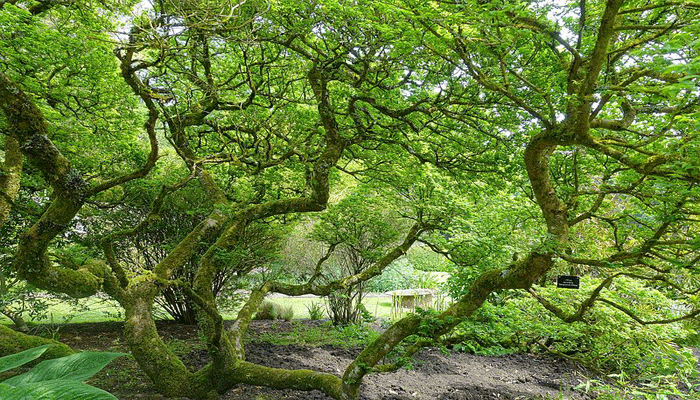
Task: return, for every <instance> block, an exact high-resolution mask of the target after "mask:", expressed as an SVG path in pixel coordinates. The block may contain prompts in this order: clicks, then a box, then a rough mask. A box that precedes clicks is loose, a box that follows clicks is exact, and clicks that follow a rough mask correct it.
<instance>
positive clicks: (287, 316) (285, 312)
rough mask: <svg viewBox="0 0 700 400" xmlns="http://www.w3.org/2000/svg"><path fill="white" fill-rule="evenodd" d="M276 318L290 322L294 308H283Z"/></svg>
mask: <svg viewBox="0 0 700 400" xmlns="http://www.w3.org/2000/svg"><path fill="white" fill-rule="evenodd" d="M278 318H280V319H283V320H285V321H291V320H292V318H294V308H292V306H287V307H284V308H283V309H282V312H281V313H280V315H279V317H278Z"/></svg>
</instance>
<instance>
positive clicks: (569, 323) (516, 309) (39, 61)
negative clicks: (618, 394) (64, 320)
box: [0, 0, 700, 400]
mask: <svg viewBox="0 0 700 400" xmlns="http://www.w3.org/2000/svg"><path fill="white" fill-rule="evenodd" d="M0 7H1V8H0V37H1V38H2V40H1V41H0V134H1V135H2V136H1V138H2V144H1V146H2V147H1V148H0V150H1V152H0V157H1V158H0V161H1V164H0V166H1V168H0V230H1V231H2V236H1V237H2V243H1V246H2V249H3V254H2V257H0V262H1V263H2V265H1V266H2V274H0V296H5V297H6V295H7V294H8V293H10V291H9V290H8V285H7V282H12V284H13V285H14V284H15V282H19V283H21V282H27V283H29V284H30V285H32V287H36V288H38V289H41V290H45V291H49V292H52V293H61V294H64V295H67V296H69V297H72V298H85V297H90V296H93V295H96V294H99V295H101V296H105V297H109V298H111V299H113V300H115V301H116V302H117V303H118V304H119V306H120V308H121V309H122V310H123V314H122V315H123V318H124V336H125V338H126V341H127V343H128V347H129V352H130V353H131V356H132V357H133V358H134V359H135V360H136V362H137V363H138V365H139V367H140V368H141V369H142V370H143V372H144V373H145V374H146V376H148V377H149V379H150V380H151V381H152V382H153V385H154V387H155V388H156V389H157V390H158V391H159V392H160V393H161V394H162V395H164V396H169V397H172V396H186V397H190V398H194V399H213V398H217V397H218V396H221V395H225V393H227V392H228V391H230V390H232V389H234V388H235V387H237V386H238V385H240V384H250V385H263V386H269V387H274V388H287V389H294V390H301V391H309V390H319V391H321V392H323V393H325V395H327V396H329V397H331V398H335V399H342V400H354V399H357V398H358V396H360V390H361V387H362V382H363V380H365V379H366V376H367V375H368V374H370V375H371V374H374V373H383V372H391V371H396V370H398V369H400V368H402V367H404V366H406V365H407V363H409V361H410V357H411V356H412V355H413V354H416V353H417V352H418V351H419V350H420V349H422V348H424V347H425V346H429V345H435V344H438V345H439V344H440V343H441V342H442V341H444V340H446V338H449V337H450V336H449V334H450V332H452V331H453V330H454V329H455V328H456V327H459V328H458V329H461V330H463V331H462V333H464V334H465V335H467V336H469V335H472V333H473V332H478V331H479V327H480V326H481V327H483V328H485V332H486V336H487V338H488V339H489V341H490V342H497V343H498V344H499V345H503V344H506V341H508V340H511V342H513V343H515V344H516V345H517V346H521V345H525V346H530V345H532V344H535V345H537V346H539V344H541V346H540V347H544V348H546V349H547V350H549V351H553V352H559V353H561V354H564V355H569V356H576V357H578V358H579V359H583V360H587V362H589V363H590V364H591V365H592V366H594V367H596V368H601V369H607V368H616V369H617V372H618V375H620V376H621V374H622V373H627V372H626V371H629V370H630V368H631V365H639V363H638V362H641V363H644V362H648V361H649V360H646V359H642V358H640V357H638V356H639V355H640V354H643V353H644V352H645V351H646V350H645V349H650V348H651V345H652V343H656V344H657V345H658V344H662V343H663V344H666V346H665V347H664V349H667V350H668V351H667V352H666V353H665V354H660V355H659V356H660V358H659V361H658V362H653V363H652V364H649V365H647V364H642V367H643V369H645V370H648V371H657V372H655V373H654V374H648V375H647V376H640V377H639V378H640V379H642V381H643V382H642V383H643V384H649V383H650V382H651V383H653V382H652V381H653V380H654V379H655V377H658V376H659V375H658V374H664V373H674V374H676V372H677V371H672V370H671V369H669V366H670V365H680V366H681V369H682V371H681V372H679V374H680V375H679V376H681V377H685V376H689V374H691V372H690V370H689V368H690V367H688V368H686V366H687V365H691V364H690V362H689V361H688V360H689V359H688V358H687V357H686V354H685V353H684V352H683V351H682V350H680V349H677V348H676V347H674V346H679V345H684V344H697V343H694V341H697V336H694V335H693V332H694V329H696V325H697V317H698V315H700V305H698V301H699V300H698V296H697V293H698V291H699V290H700V281H699V280H698V268H699V266H700V242H698V237H700V236H699V235H698V214H699V213H700V210H699V209H698V204H700V201H699V200H700V198H699V197H700V187H699V183H700V137H698V132H699V131H700V129H699V128H700V116H699V108H698V107H699V103H700V93H699V89H698V76H699V72H698V71H700V58H699V57H700V55H699V54H698V48H699V46H698V39H697V38H698V36H699V33H700V25H699V24H700V22H699V21H698V20H697V12H698V10H699V9H700V5H698V3H697V2H695V1H680V2H658V3H656V2H651V3H650V2H646V1H641V0H604V1H602V0H601V1H598V0H596V1H593V0H581V1H578V2H554V1H508V2H505V1H499V0H494V1H482V0H478V1H476V0H475V1H469V0H467V1H454V2H447V1H445V2H442V1H434V2H423V1H412V0H389V1H383V2H376V1H354V2H343V1H341V2H339V1H337V0H336V1H326V0H315V1H306V0H305V1H295V0H289V1H287V0H284V1H282V0H279V1H272V0H241V1H236V2H231V1H209V0H197V1H190V0H185V1H170V0H163V1H152V2H138V1H123V0H119V1H116V0H115V1H112V0H104V1H100V2H56V1H33V0H27V1H23V0H11V1H0ZM300 232H301V233H303V234H304V236H305V237H304V239H303V240H302V239H300V238H298V237H297V238H295V243H304V245H303V246H298V249H299V252H300V253H302V254H301V255H300V256H297V257H296V259H298V260H303V261H304V263H299V264H297V263H288V262H285V261H284V260H289V259H291V257H289V255H288V254H287V255H284V254H282V249H283V248H284V247H283V243H286V242H288V240H289V237H290V236H293V235H300ZM306 244H308V245H306ZM418 245H420V248H421V249H429V250H430V251H431V252H432V253H434V254H437V255H439V257H441V260H442V261H440V262H439V263H437V264H439V266H436V267H435V270H444V269H446V268H447V269H449V270H450V273H451V274H452V276H453V279H452V280H451V281H450V283H449V286H450V289H451V290H450V293H451V297H452V300H453V301H452V303H451V304H449V305H448V306H446V308H445V309H444V310H441V311H430V310H418V312H415V313H408V314H407V315H406V316H404V317H403V318H401V319H399V320H397V321H394V322H393V324H392V325H391V326H390V327H388V328H387V329H386V330H384V331H383V332H382V333H381V334H380V335H378V336H377V337H376V338H374V340H372V341H371V342H370V343H368V344H367V345H366V346H365V348H364V350H362V351H361V352H359V353H358V354H356V355H354V359H353V361H352V362H350V363H349V364H348V365H347V366H345V367H344V370H343V371H340V372H339V371H314V370H307V369H301V370H299V369H296V370H293V371H290V370H288V368H287V367H284V366H282V367H278V368H272V369H270V368H268V367H265V366H263V365H260V363H256V362H251V361H250V360H249V359H247V358H246V351H245V346H246V342H245V340H243V337H244V335H245V333H246V330H247V329H248V327H249V326H250V324H251V321H252V319H253V316H254V315H255V314H256V312H258V309H259V308H260V305H261V304H262V303H263V301H264V299H265V298H266V297H267V295H269V294H273V293H277V294H285V295H289V296H301V295H309V294H313V295H317V296H323V297H328V298H332V299H335V300H334V301H336V303H335V304H337V305H339V308H338V309H337V311H338V312H336V314H335V315H336V316H337V318H335V320H336V321H335V322H336V323H337V324H344V323H348V322H351V321H354V320H356V319H357V317H358V316H359V315H362V314H364V313H363V312H362V310H360V309H359V308H358V307H359V306H358V305H359V304H361V303H360V302H358V300H357V299H361V298H362V295H363V293H364V291H365V289H366V283H367V282H368V281H370V280H371V279H372V278H376V277H379V276H381V275H382V273H383V272H384V271H385V270H386V269H387V268H389V266H391V265H392V264H394V263H395V262H396V261H397V260H399V259H402V258H403V257H405V255H408V259H410V258H411V252H410V251H411V249H412V248H414V250H415V248H417V246H418ZM413 254H414V256H415V254H416V253H413ZM420 263H421V261H416V265H418V264H420ZM421 268H424V269H430V268H425V266H422V267H421ZM564 275H566V276H574V275H575V276H578V277H580V279H581V281H582V282H583V283H582V285H581V288H580V289H578V290H577V291H575V292H574V289H556V290H553V289H552V286H553V283H552V281H553V280H555V279H556V277H557V276H564ZM425 283H426V285H428V284H430V283H429V282H425ZM563 290H566V291H568V292H567V293H570V294H569V295H565V294H563V293H564V292H562V291H563ZM573 293H575V294H573ZM3 298H4V297H3ZM348 299H349V300H350V301H348ZM11 300H12V299H11ZM4 301H5V300H3V302H4ZM5 304H6V303H3V305H2V307H3V310H9V311H10V312H13V319H17V318H18V317H21V316H20V315H19V314H18V310H22V308H21V307H10V308H8V307H7V306H6V305H5ZM485 304H486V306H485V307H483V308H482V306H484V305H485ZM525 304H527V307H528V308H529V310H523V307H522V306H523V305H525ZM535 304H537V306H536V307H535ZM157 305H160V306H161V307H164V308H165V307H166V306H173V305H174V307H171V309H169V310H168V312H169V313H170V314H171V316H172V317H173V318H176V319H180V320H181V321H182V322H193V321H196V322H197V324H198V327H199V328H198V329H199V332H200V333H199V334H200V337H201V339H202V341H203V343H204V346H205V347H206V350H207V353H208V357H209V362H208V364H206V365H202V366H198V367H197V368H196V369H190V368H188V367H187V366H186V365H185V363H184V362H183V360H182V359H181V357H180V356H179V355H178V354H176V352H174V351H173V349H172V348H171V347H169V346H168V345H166V343H165V342H164V341H163V340H162V338H161V336H160V335H159V332H158V329H157V325H156V323H155V318H156V310H158V309H159V308H158V307H157ZM661 305H663V307H662V306H661ZM180 306H182V307H180ZM234 306H235V307H236V309H238V310H239V311H238V312H237V314H236V316H235V319H234V322H233V323H232V324H225V323H224V319H223V316H222V312H221V310H222V309H224V308H226V307H234ZM493 306H497V307H498V308H493ZM526 312H529V313H532V315H533V316H534V317H535V318H534V319H533V322H532V323H533V324H535V325H536V326H534V328H536V329H535V330H534V331H533V333H536V335H533V336H530V337H526V338H525V339H524V340H523V341H520V339H518V335H521V333H522V331H523V329H522V328H520V327H518V326H522V325H523V324H525V323H526V322H525V321H527V320H526V317H525V316H524V315H525V314H524V313H526ZM494 316H498V317H494ZM547 318H552V320H551V321H554V318H556V321H561V323H559V322H557V323H556V324H554V323H552V325H556V326H557V327H558V328H560V330H559V331H557V332H555V331H551V332H542V330H543V327H544V322H542V323H540V322H541V321H546V320H547ZM499 319H500V320H499ZM502 319H505V321H503V320H502ZM17 320H18V321H19V319H17ZM511 322H512V323H511ZM597 322H602V328H601V325H596V323H597ZM498 324H502V326H503V327H504V328H505V331H512V332H513V333H514V335H515V337H510V338H498V337H489V336H494V335H493V334H492V333H490V332H489V326H490V325H491V326H496V325H498ZM668 324H671V325H668ZM664 325H667V327H664ZM668 326H670V328H669V327H668ZM601 329H604V330H601ZM679 329H680V330H681V331H682V332H681V334H676V333H674V332H676V331H677V330H679ZM641 332H644V335H642V336H640V335H639V334H640V333H641ZM457 333H458V334H459V333H460V332H459V331H458V332H457ZM649 335H652V336H654V335H657V337H649ZM472 336H474V335H472ZM477 336H484V334H483V333H478V334H477ZM521 336H522V335H521ZM12 337H13V338H25V340H26V341H27V343H29V342H30V341H34V340H35V339H34V338H30V337H28V336H21V335H13V336H12ZM467 339H469V338H467ZM471 339H474V338H471ZM478 339H479V340H483V339H482V338H478ZM596 339H597V341H596ZM623 341H624V342H625V343H634V346H637V347H635V348H633V349H632V350H630V351H629V352H627V353H626V354H625V352H622V353H619V354H622V355H623V356H624V358H623V359H622V361H621V362H620V364H619V365H612V366H611V364H610V360H611V359H610V357H608V355H609V352H610V351H611V350H610V349H618V348H619V346H617V347H616V343H622V342H623ZM500 342H503V343H500ZM477 343H478V341H477ZM537 343H539V344H537ZM20 345H21V344H20ZM17 346H19V345H17ZM17 346H15V345H14V344H13V346H6V347H17ZM472 346H473V344H472ZM26 347H33V346H29V345H27V346H26ZM482 347H484V346H482ZM397 349H398V350H401V351H402V354H401V355H399V356H398V357H396V359H395V362H393V363H383V360H385V359H386V357H387V355H389V354H390V353H391V352H392V351H395V350H397ZM474 350H479V349H474ZM615 351H617V350H615ZM572 352H573V353H576V354H567V353H572ZM674 363H675V364H674ZM613 364H614V363H613ZM664 371H665V372H664ZM655 374H656V375H655ZM671 381H672V379H667V380H664V382H671ZM671 383H672V382H671Z"/></svg>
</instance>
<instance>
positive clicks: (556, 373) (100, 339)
mask: <svg viewBox="0 0 700 400" xmlns="http://www.w3.org/2000/svg"><path fill="white" fill-rule="evenodd" d="M296 323H297V324H298V323H299V322H296ZM303 323H305V324H318V322H314V321H306V322H303ZM271 324H272V323H271V322H270V321H253V324H252V326H251V328H250V337H249V339H250V343H248V344H247V346H246V356H247V359H248V360H249V361H252V362H256V363H259V364H262V365H266V366H269V367H281V368H308V369H314V370H319V371H324V372H330V373H335V374H338V375H340V374H341V371H343V370H344V368H345V367H346V366H347V365H348V364H349V363H350V361H351V360H352V359H353V358H354V357H355V356H356V355H357V354H358V353H359V351H360V349H358V348H341V347H333V346H321V347H310V346H302V345H285V346H282V345H275V344H270V343H268V342H263V341H259V340H256V338H259V337H261V336H263V335H264V334H265V333H267V332H269V331H270V330H271V329H273V328H274V330H275V332H279V331H281V330H285V329H288V330H292V329H293V328H292V327H293V324H292V323H289V322H283V321H277V322H274V325H271ZM159 332H161V335H162V336H163V338H164V340H165V341H166V343H167V344H168V345H169V346H171V348H173V350H174V351H176V352H177V353H178V354H180V355H181V356H182V357H183V359H184V361H185V363H186V364H187V365H188V367H190V368H192V369H196V368H199V367H200V366H202V365H204V364H205V363H206V362H207V361H208V355H207V352H206V350H204V349H202V347H201V345H200V344H199V340H198V336H197V328H196V327H194V326H182V325H175V324H171V323H161V324H159ZM60 340H61V341H62V342H64V343H66V344H68V345H69V346H71V347H73V348H75V349H82V350H109V351H124V352H126V351H127V349H126V346H125V342H124V339H123V337H122V324H121V323H117V322H108V323H90V324H72V325H67V326H64V327H63V328H61V330H60ZM583 379H584V378H583V375H582V371H581V370H580V369H579V368H578V367H576V366H575V365H573V364H572V363H570V362H568V361H566V360H562V359H557V358H552V357H547V356H541V355H528V354H513V355H505V356H493V357H487V356H477V355H470V354H465V353H457V352H452V353H448V354H445V353H443V352H441V351H439V350H437V349H426V350H424V351H423V352H421V353H419V354H418V355H417V356H416V357H415V361H414V363H413V365H412V367H411V368H408V369H403V370H401V371H398V372H395V373H391V374H383V375H372V376H368V377H367V378H366V379H365V383H364V387H363V391H362V397H361V398H362V399H366V400H409V399H410V400H416V399H417V400H433V399H439V400H482V399H484V400H491V399H494V400H495V399H499V400H501V399H513V400H515V399H518V400H520V399H522V400H525V399H549V398H551V399H554V398H556V399H586V398H588V397H586V396H585V395H584V394H582V393H577V392H573V391H572V387H574V386H576V385H578V384H579V383H581V382H582V381H583ZM88 383H90V384H92V385H94V386H97V387H100V388H102V389H104V390H107V391H109V392H110V393H112V394H114V395H115V396H116V397H118V398H119V399H122V400H128V399H153V400H155V399H165V398H164V397H163V396H160V395H159V394H157V393H156V392H155V390H154V389H153V387H152V386H151V384H150V382H149V381H148V379H147V378H146V377H145V376H144V375H143V373H142V372H141V371H139V369H138V367H137V365H136V363H135V362H134V360H133V358H132V357H130V356H126V357H121V358H118V359H116V360H115V361H113V362H112V363H111V364H110V365H109V366H107V368H105V369H104V370H103V371H102V372H100V373H99V374H98V375H96V376H95V377H93V378H92V379H91V380H90V381H89V382H88ZM222 398H223V399H227V400H278V399H285V400H330V398H329V397H327V396H325V395H324V394H322V393H321V392H317V391H314V392H310V393H304V392H299V391H293V390H274V389H268V388H263V387H253V386H248V385H241V386H238V387H236V388H234V389H232V390H230V391H229V392H228V393H227V394H226V395H225V396H222Z"/></svg>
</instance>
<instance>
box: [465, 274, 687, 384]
mask: <svg viewBox="0 0 700 400" xmlns="http://www.w3.org/2000/svg"><path fill="white" fill-rule="evenodd" d="M587 280H588V281H589V282H588V285H587V286H586V287H584V286H582V288H581V290H580V291H568V290H561V289H559V290H558V289H557V288H555V287H547V288H538V290H537V291H538V293H539V294H540V295H541V296H543V297H545V298H547V299H548V300H549V301H550V302H552V303H554V304H557V305H558V306H559V307H561V308H563V309H565V311H567V312H569V313H573V310H574V307H575V305H577V304H580V302H581V301H582V300H583V299H584V298H586V296H587V295H588V293H587V290H586V289H590V288H591V287H594V286H597V285H598V284H599V283H600V280H596V279H594V278H591V277H588V278H587ZM604 295H605V298H607V299H610V300H613V301H615V302H617V303H618V304H622V305H625V306H629V307H630V308H632V306H631V304H634V306H635V307H634V308H635V309H636V310H637V311H638V312H639V315H640V317H641V318H643V319H645V320H654V319H669V318H673V317H674V316H675V314H674V311H673V310H678V308H679V307H681V306H682V305H681V304H678V303H677V302H674V301H672V300H670V299H668V298H667V297H665V296H664V295H663V293H661V292H660V291H658V290H654V289H652V288H649V287H646V286H644V285H642V284H640V283H639V282H637V281H634V280H631V279H624V278H620V279H618V280H617V281H616V283H615V285H613V286H611V287H610V288H609V289H607V290H606V291H605V293H604ZM686 333H687V331H686V330H684V329H683V328H682V324H681V323H673V324H661V325H641V324H638V323H637V322H635V321H633V320H631V319H630V318H629V317H628V316H627V315H625V314H624V313H622V312H620V311H619V310H617V309H614V308H611V307H607V306H605V305H604V304H600V303H599V304H596V305H595V306H594V307H593V308H591V309H590V310H589V311H588V312H587V313H586V315H585V316H584V318H583V320H581V321H577V322H573V323H565V322H563V321H561V320H560V319H558V318H557V317H555V316H554V315H553V314H551V313H550V312H548V311H546V310H545V309H544V308H543V307H542V306H541V305H540V304H539V303H538V302H537V301H536V300H535V299H533V298H532V297H531V296H529V295H527V294H526V293H524V292H519V291H518V292H505V293H500V294H494V295H493V297H492V298H491V299H490V301H488V302H486V303H485V304H484V306H483V307H482V308H481V309H479V310H477V311H476V312H475V313H474V314H473V315H472V316H471V317H470V318H469V319H467V320H466V321H465V322H463V323H462V324H461V325H460V326H459V327H458V328H457V330H456V334H457V337H456V338H454V339H458V340H460V344H459V345H457V346H456V347H457V348H458V349H461V350H466V351H469V352H474V353H480V354H497V353H508V352H514V351H535V352H536V351H549V352H554V353H558V354H560V355H564V356H566V357H569V358H573V359H575V360H577V361H579V362H581V363H582V364H584V365H586V366H587V367H589V368H591V369H593V370H595V371H598V372H600V373H604V374H606V375H610V376H613V375H624V376H627V377H629V378H630V379H632V380H634V381H637V382H648V383H649V384H651V383H653V384H654V385H657V386H659V385H662V386H663V385H665V386H666V387H671V386H675V385H677V384H679V383H682V381H683V380H684V379H688V378H690V377H691V376H693V375H694V374H695V364H696V362H695V359H694V358H693V357H692V354H691V353H690V352H689V351H688V350H686V349H683V348H681V347H679V346H678V345H676V343H678V342H680V341H682V340H683V339H684V338H685V334H686Z"/></svg>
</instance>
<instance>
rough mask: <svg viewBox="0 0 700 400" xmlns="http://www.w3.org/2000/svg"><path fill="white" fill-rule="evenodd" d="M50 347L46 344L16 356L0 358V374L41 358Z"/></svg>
mask: <svg viewBox="0 0 700 400" xmlns="http://www.w3.org/2000/svg"><path fill="white" fill-rule="evenodd" d="M51 346H52V345H50V344H46V345H43V346H39V347H34V348H31V349H29V350H25V351H21V352H19V353H17V354H12V355H9V356H5V357H0V372H5V371H7V370H10V369H12V368H17V367H19V366H20V365H24V364H26V363H28V362H30V361H32V360H36V359H37V358H39V357H41V355H42V354H44V352H45V351H46V349H48V348H49V347H51Z"/></svg>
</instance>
